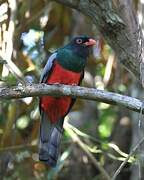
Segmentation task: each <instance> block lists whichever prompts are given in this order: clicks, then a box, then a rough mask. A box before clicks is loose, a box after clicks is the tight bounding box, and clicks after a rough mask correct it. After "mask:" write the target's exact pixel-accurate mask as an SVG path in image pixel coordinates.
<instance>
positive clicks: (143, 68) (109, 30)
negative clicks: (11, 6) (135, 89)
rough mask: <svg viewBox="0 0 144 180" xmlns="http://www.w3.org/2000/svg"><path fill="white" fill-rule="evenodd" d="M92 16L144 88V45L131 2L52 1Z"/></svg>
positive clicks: (97, 0) (121, 59)
mask: <svg viewBox="0 0 144 180" xmlns="http://www.w3.org/2000/svg"><path fill="white" fill-rule="evenodd" d="M52 1H56V2H58V3H61V4H64V5H66V6H68V7H71V8H74V9H76V10H78V11H80V12H82V13H83V14H84V15H86V16H89V17H90V19H91V20H92V21H93V23H94V24H95V25H96V27H97V29H98V30H99V32H100V33H101V34H102V35H103V37H104V38H105V39H106V40H107V42H108V43H109V44H110V46H111V47H112V48H113V49H114V51H115V53H116V55H117V57H118V60H119V61H120V62H121V63H122V64H123V65H124V66H125V68H126V69H127V70H128V71H130V72H132V73H133V74H134V75H135V77H136V78H137V79H138V80H140V83H141V84H143V85H144V80H143V79H144V58H143V54H144V48H143V47H144V45H143V36H142V30H141V27H140V26H139V24H138V21H137V18H136V15H135V12H134V10H133V6H132V3H131V0H116V1H110V0H85V1H83V0H52Z"/></svg>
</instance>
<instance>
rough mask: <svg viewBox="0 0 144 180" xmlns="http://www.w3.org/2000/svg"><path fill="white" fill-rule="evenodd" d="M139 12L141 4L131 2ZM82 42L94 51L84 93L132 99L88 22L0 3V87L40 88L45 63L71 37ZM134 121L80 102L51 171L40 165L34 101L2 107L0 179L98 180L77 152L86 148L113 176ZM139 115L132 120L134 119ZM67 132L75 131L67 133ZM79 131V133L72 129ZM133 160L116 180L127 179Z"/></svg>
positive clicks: (37, 6)
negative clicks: (89, 40) (91, 41)
mask: <svg viewBox="0 0 144 180" xmlns="http://www.w3.org/2000/svg"><path fill="white" fill-rule="evenodd" d="M135 4H136V10H137V11H138V9H139V8H138V2H137V1H135ZM81 34H87V35H89V36H92V37H94V38H95V39H97V41H98V43H97V46H95V47H94V48H93V50H92V55H91V56H90V58H89V61H88V64H87V67H86V70H85V79H84V81H83V84H82V85H83V86H87V87H95V88H98V89H106V90H108V91H113V92H118V93H123V94H125V95H131V94H136V93H137V88H139V87H138V86H134V80H133V77H131V75H130V74H129V73H127V71H126V70H125V69H124V68H123V67H122V66H121V65H120V64H119V63H118V61H117V60H116V59H117V58H116V55H115V54H114V52H113V50H112V49H111V48H110V46H109V45H108V44H107V43H106V42H105V41H104V39H103V37H102V35H101V34H99V33H98V32H97V29H96V27H95V25H93V23H92V22H91V21H90V19H89V18H88V17H85V16H83V15H82V14H80V13H79V12H77V11H75V10H72V9H70V8H67V7H65V6H63V5H60V4H57V3H55V2H47V1H45V0H41V1H40V0H35V1H29V0H25V1H24V0H17V1H16V0H1V1H0V56H1V59H5V60H6V61H7V63H8V65H9V66H8V68H7V67H6V65H3V64H2V63H1V64H0V79H1V81H0V86H1V87H4V86H11V85H16V84H18V83H20V82H21V80H22V79H25V81H27V82H35V83H37V82H39V77H40V74H41V71H42V69H43V67H44V65H45V63H46V61H47V59H48V56H49V55H50V53H51V52H53V51H54V50H55V49H57V48H59V47H60V46H63V45H64V44H66V43H67V42H69V40H70V39H71V38H72V37H73V36H76V35H81ZM132 118H133V117H132V113H131V112H130V111H129V110H127V109H125V108H123V107H117V106H111V105H108V104H104V103H100V102H93V101H85V100H77V103H76V104H75V105H74V107H73V110H72V111H71V112H70V113H69V115H68V117H67V118H66V122H68V124H67V123H66V125H65V133H64V138H63V141H62V146H61V151H62V153H61V154H62V155H61V157H60V159H59V162H58V166H57V167H56V168H55V169H50V168H49V167H46V166H45V165H43V164H42V163H40V162H38V154H37V152H38V146H37V144H38V133H39V119H40V116H39V111H38V98H25V99H20V100H2V101H1V102H0V178H1V179H6V180H9V179H20V180H23V179H62V180H64V179H68V178H69V179H76V180H77V179H82V180H88V179H91V180H96V179H101V174H100V173H99V171H98V169H97V168H96V166H95V165H94V163H93V162H92V160H91V159H90V158H89V157H88V155H87V153H85V152H84V150H83V149H82V148H81V147H80V145H79V141H76V140H75V138H74V137H75V136H76V137H78V138H79V140H80V142H83V144H84V145H85V148H88V150H89V152H90V153H91V154H92V157H93V159H97V160H98V161H99V162H100V164H101V165H102V166H104V168H105V169H106V170H107V172H108V173H109V174H110V175H112V174H113V173H114V171H115V170H116V169H117V168H118V166H119V165H120V163H121V161H123V160H124V159H125V157H126V156H127V153H128V152H129V150H130V148H131V144H132V141H133V136H134V134H133V133H134V132H135V131H134V130H133V129H134V127H135V126H134V125H133V123H132V122H133V121H132ZM137 118H138V114H136V115H135V119H137ZM69 124H71V125H72V126H69ZM75 128H76V129H75ZM131 163H132V164H136V163H137V158H135V159H134V158H131V159H130V162H129V163H127V165H126V167H125V168H124V169H123V171H122V172H121V174H120V175H119V177H118V179H122V178H123V180H124V179H127V180H128V179H131V173H132V170H131Z"/></svg>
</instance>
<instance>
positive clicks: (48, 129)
mask: <svg viewBox="0 0 144 180" xmlns="http://www.w3.org/2000/svg"><path fill="white" fill-rule="evenodd" d="M62 134H63V119H60V120H59V121H58V122H57V123H55V124H52V123H51V122H50V121H49V120H48V118H47V115H46V113H44V112H41V125H40V146H39V160H40V161H43V162H45V163H46V164H47V165H49V166H51V167H54V166H56V163H57V160H58V155H59V147H60V141H61V138H62Z"/></svg>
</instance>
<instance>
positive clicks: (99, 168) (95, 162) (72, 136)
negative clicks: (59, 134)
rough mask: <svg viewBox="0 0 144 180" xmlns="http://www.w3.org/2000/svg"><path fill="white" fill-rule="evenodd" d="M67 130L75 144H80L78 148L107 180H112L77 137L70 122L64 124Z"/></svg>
mask: <svg viewBox="0 0 144 180" xmlns="http://www.w3.org/2000/svg"><path fill="white" fill-rule="evenodd" d="M64 128H65V130H66V131H67V132H68V133H69V135H70V137H71V138H72V140H73V141H74V142H76V143H77V144H78V146H79V147H80V148H81V149H82V150H83V151H84V152H85V153H86V154H87V156H88V157H89V159H90V160H91V162H92V163H93V165H94V166H95V167H96V168H97V169H98V170H99V171H100V173H101V174H102V176H103V177H104V178H105V180H111V178H110V176H109V174H108V173H107V172H106V171H105V169H104V168H103V167H102V166H101V165H100V163H99V162H98V161H97V160H96V159H95V157H94V156H93V155H92V153H91V152H90V151H89V149H88V147H87V146H86V145H85V144H84V143H83V142H82V141H81V139H80V138H79V137H78V136H77V134H76V133H75V132H74V131H73V130H72V129H71V127H70V126H69V124H68V122H66V121H65V123H64Z"/></svg>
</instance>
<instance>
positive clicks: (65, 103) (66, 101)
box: [41, 62, 82, 123]
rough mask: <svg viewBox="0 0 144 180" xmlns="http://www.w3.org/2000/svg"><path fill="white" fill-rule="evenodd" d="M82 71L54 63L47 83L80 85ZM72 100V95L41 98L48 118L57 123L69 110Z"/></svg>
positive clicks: (42, 106)
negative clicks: (74, 70)
mask: <svg viewBox="0 0 144 180" xmlns="http://www.w3.org/2000/svg"><path fill="white" fill-rule="evenodd" d="M81 75H82V73H76V72H72V71H69V70H66V69H64V68H63V67H62V66H61V65H60V64H58V63H56V62H55V63H54V65H53V68H52V72H51V74H50V76H49V77H48V79H47V84H55V83H59V84H67V85H78V84H79V82H80V78H81ZM71 102H72V98H71V97H60V98H57V97H51V96H43V97H42V98H41V108H42V109H43V110H44V111H45V112H46V113H47V115H48V118H49V119H50V121H51V122H52V123H55V122H56V121H58V120H59V119H60V118H62V117H64V116H65V114H66V113H67V112H68V111H69V108H70V105H71Z"/></svg>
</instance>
